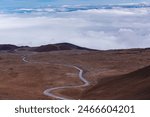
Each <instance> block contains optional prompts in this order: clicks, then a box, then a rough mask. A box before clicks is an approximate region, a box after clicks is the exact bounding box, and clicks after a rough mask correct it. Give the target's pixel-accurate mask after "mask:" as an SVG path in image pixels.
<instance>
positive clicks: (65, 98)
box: [22, 56, 90, 100]
mask: <svg viewBox="0 0 150 117" xmlns="http://www.w3.org/2000/svg"><path fill="white" fill-rule="evenodd" d="M22 61H23V62H25V63H30V61H28V60H27V58H26V56H23V57H22ZM32 63H33V62H32ZM34 63H37V62H34ZM61 65H63V64H61ZM63 66H68V67H72V68H75V69H77V70H78V71H79V73H78V77H79V79H80V80H81V81H82V82H83V84H82V85H73V86H61V87H54V88H49V89H46V90H45V91H44V92H43V94H44V95H46V96H49V97H52V98H55V99H58V100H71V98H67V97H63V96H58V95H55V94H54V93H53V91H56V90H60V89H73V88H81V87H87V86H89V85H90V82H89V81H88V80H86V79H85V78H84V76H83V69H81V68H79V67H77V66H74V65H63Z"/></svg>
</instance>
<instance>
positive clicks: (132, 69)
mask: <svg viewBox="0 0 150 117" xmlns="http://www.w3.org/2000/svg"><path fill="white" fill-rule="evenodd" d="M28 50H30V51H28ZM31 50H32V49H31V48H29V47H24V48H18V50H17V51H8V50H7V51H6V50H2V51H0V99H52V98H51V97H47V96H45V95H43V91H44V90H46V89H48V88H51V87H58V86H67V85H80V84H82V82H81V81H80V79H79V77H78V71H77V70H76V69H74V68H71V67H67V66H64V65H76V66H78V67H80V68H82V69H83V70H84V77H85V78H86V79H87V80H88V81H89V82H90V83H91V85H90V86H89V87H85V88H76V89H63V90H62V89H61V90H57V91H55V92H54V93H55V94H58V95H61V96H65V97H71V98H73V99H150V92H149V91H150V72H149V71H150V67H146V66H149V65H150V49H128V50H108V51H93V50H88V49H79V48H73V49H72V48H71V49H69V50H61V49H60V50H59V51H58V50H57V51H46V52H37V51H36V52H35V51H31ZM23 56H26V58H27V59H28V61H30V62H29V63H25V62H23V61H22V57H23Z"/></svg>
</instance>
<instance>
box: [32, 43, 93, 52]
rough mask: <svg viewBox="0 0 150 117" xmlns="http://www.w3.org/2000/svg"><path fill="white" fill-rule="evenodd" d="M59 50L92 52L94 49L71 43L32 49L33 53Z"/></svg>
mask: <svg viewBox="0 0 150 117" xmlns="http://www.w3.org/2000/svg"><path fill="white" fill-rule="evenodd" d="M59 50H92V49H88V48H84V47H79V46H76V45H73V44H70V43H58V44H49V45H42V46H40V47H34V48H32V49H31V51H36V52H48V51H59Z"/></svg>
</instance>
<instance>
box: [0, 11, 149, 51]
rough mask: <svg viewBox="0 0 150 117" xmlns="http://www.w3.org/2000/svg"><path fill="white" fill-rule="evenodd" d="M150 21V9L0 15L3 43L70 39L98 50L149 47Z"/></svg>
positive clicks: (70, 41) (47, 41)
mask: <svg viewBox="0 0 150 117" xmlns="http://www.w3.org/2000/svg"><path fill="white" fill-rule="evenodd" d="M149 21H150V8H132V9H127V8H113V9H90V10H78V11H73V12H55V13H50V14H46V15H41V14H35V13H31V14H28V15H20V14H17V15H8V14H7V15H6V14H0V43H1V44H4V43H10V44H17V45H30V46H38V45H42V44H49V43H59V42H69V43H73V44H77V45H80V46H85V47H89V48H94V49H118V48H139V47H140V48H141V47H149V46H150V22H149Z"/></svg>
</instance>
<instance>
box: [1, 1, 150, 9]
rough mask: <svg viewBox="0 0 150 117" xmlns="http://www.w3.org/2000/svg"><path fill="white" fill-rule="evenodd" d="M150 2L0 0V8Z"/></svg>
mask: <svg viewBox="0 0 150 117" xmlns="http://www.w3.org/2000/svg"><path fill="white" fill-rule="evenodd" d="M137 2H150V0H0V8H12V7H39V6H46V5H56V6H57V5H64V4H65V5H66V4H68V5H69V4H71V5H79V4H84V5H85V4H90V5H98V4H120V3H137Z"/></svg>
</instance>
